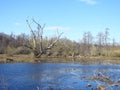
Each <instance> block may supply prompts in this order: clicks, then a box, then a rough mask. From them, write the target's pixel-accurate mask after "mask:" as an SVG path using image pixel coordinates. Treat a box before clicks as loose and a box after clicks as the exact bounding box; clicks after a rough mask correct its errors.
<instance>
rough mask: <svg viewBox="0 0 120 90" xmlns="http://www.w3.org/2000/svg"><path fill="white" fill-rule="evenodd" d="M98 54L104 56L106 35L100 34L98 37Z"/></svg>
mask: <svg viewBox="0 0 120 90" xmlns="http://www.w3.org/2000/svg"><path fill="white" fill-rule="evenodd" d="M97 39H98V40H97V44H98V45H97V54H98V55H101V54H102V48H103V45H104V34H103V33H102V32H99V33H98V35H97Z"/></svg>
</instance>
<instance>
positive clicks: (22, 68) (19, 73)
mask: <svg viewBox="0 0 120 90" xmlns="http://www.w3.org/2000/svg"><path fill="white" fill-rule="evenodd" d="M99 72H101V73H102V74H104V75H106V76H109V77H110V78H111V79H113V80H115V81H117V80H118V79H120V75H119V73H120V66H114V65H110V66H107V65H101V66H100V65H79V64H52V63H42V64H41V63H40V64H27V63H26V64H1V65H0V79H1V78H2V79H1V82H0V86H1V88H2V87H3V86H4V85H7V86H8V87H10V88H11V89H13V88H18V87H19V89H18V90H21V89H22V90H26V89H29V90H37V88H39V89H42V88H44V90H47V88H54V89H55V90H56V89H60V88H61V90H70V89H73V90H80V89H83V90H91V89H92V88H94V89H95V88H96V87H97V85H98V83H96V82H95V81H92V80H88V78H90V77H93V76H94V75H95V74H97V73H99ZM100 83H101V82H100ZM88 84H91V85H92V87H87V85H88ZM1 88H0V90H1ZM118 88H119V87H117V89H118ZM119 89H120V88H119Z"/></svg>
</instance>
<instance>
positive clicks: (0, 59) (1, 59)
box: [0, 54, 120, 65]
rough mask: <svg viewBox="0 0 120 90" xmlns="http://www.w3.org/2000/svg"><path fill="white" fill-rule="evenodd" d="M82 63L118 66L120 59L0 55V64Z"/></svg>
mask: <svg viewBox="0 0 120 90" xmlns="http://www.w3.org/2000/svg"><path fill="white" fill-rule="evenodd" d="M24 62H25V63H40V62H45V63H47V62H48V63H82V64H96V63H97V64H118V65H120V57H105V56H91V57H88V56H87V57H84V56H81V57H74V58H72V57H41V58H34V56H33V55H13V56H7V55H6V54H0V63H24Z"/></svg>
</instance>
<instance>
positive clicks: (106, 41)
mask: <svg viewBox="0 0 120 90" xmlns="http://www.w3.org/2000/svg"><path fill="white" fill-rule="evenodd" d="M36 34H37V33H36ZM82 36H83V37H82V39H81V40H80V41H79V42H76V41H72V40H70V39H68V38H59V39H58V40H57V42H55V43H52V42H54V41H55V40H56V38H57V37H54V36H53V37H52V38H48V37H42V41H40V43H41V45H42V48H44V47H47V48H48V50H47V51H45V52H44V53H43V52H42V53H43V54H42V55H41V56H44V57H70V56H73V55H74V56H77V57H80V56H111V57H120V43H118V42H116V41H115V39H111V38H110V34H109V29H108V28H106V29H105V31H104V32H98V34H97V35H95V36H93V35H92V33H91V32H89V31H88V32H84V33H83V35H82ZM32 39H33V35H32V34H31V35H26V34H24V33H23V34H20V35H14V34H10V35H8V34H5V33H0V54H7V55H19V54H31V53H33V48H34V47H32V48H30V47H29V48H28V45H30V43H32V44H34V43H33V41H32ZM36 40H39V37H37V39H36ZM32 44H31V45H32ZM54 44H55V45H54ZM26 45H27V46H26ZM52 45H54V47H53V48H51V49H49V47H50V46H51V47H52ZM36 47H40V46H39V44H37V42H36ZM36 47H35V48H36ZM36 49H37V48H36ZM39 49H41V48H39ZM34 54H36V53H35V52H34Z"/></svg>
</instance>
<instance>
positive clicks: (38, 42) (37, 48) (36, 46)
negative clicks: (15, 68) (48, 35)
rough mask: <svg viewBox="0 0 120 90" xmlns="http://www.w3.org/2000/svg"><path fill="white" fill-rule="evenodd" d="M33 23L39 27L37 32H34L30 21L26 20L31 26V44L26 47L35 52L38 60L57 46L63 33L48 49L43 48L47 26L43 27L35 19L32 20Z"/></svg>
mask: <svg viewBox="0 0 120 90" xmlns="http://www.w3.org/2000/svg"><path fill="white" fill-rule="evenodd" d="M32 21H33V23H34V24H36V25H37V30H33V29H32V27H31V25H30V23H29V21H28V20H26V22H27V25H28V26H29V28H30V31H31V38H30V40H29V43H28V44H26V45H25V46H26V47H28V48H30V49H31V50H32V51H33V53H34V56H35V57H36V58H39V57H41V55H43V54H46V52H47V51H48V50H50V49H51V48H53V47H54V46H55V44H56V42H57V41H58V40H59V38H60V37H61V35H62V33H61V34H59V35H58V36H57V38H56V39H55V40H54V41H53V42H52V43H49V44H48V45H47V46H46V47H45V46H44V47H43V30H44V28H45V24H44V25H43V26H41V25H40V24H39V23H38V22H36V21H35V20H34V19H32Z"/></svg>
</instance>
